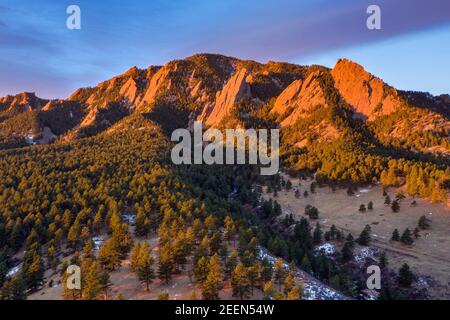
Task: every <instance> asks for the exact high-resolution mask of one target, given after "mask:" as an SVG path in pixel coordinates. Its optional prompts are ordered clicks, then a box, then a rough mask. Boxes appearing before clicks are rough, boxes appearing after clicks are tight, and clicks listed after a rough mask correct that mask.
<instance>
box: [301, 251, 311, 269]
mask: <svg viewBox="0 0 450 320" xmlns="http://www.w3.org/2000/svg"><path fill="white" fill-rule="evenodd" d="M300 267H301V268H302V270H304V271H306V272H311V271H312V266H311V262H310V261H309V258H308V255H307V254H305V255H304V256H303V258H302V262H301V264H300Z"/></svg>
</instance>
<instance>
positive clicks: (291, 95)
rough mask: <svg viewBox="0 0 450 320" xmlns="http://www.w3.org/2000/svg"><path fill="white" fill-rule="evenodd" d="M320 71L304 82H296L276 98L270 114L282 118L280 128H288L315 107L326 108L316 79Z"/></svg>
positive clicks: (313, 73)
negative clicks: (275, 114)
mask: <svg viewBox="0 0 450 320" xmlns="http://www.w3.org/2000/svg"><path fill="white" fill-rule="evenodd" d="M320 76H321V71H315V72H312V73H311V74H310V75H309V76H308V77H307V78H306V79H305V80H304V81H302V80H296V81H294V82H293V83H291V85H289V86H288V87H287V88H286V89H285V90H284V91H283V92H282V93H281V94H280V95H279V96H278V98H277V100H276V101H275V104H274V107H273V109H272V110H271V112H272V113H277V114H278V115H280V116H284V119H283V120H282V121H281V126H282V127H285V126H289V125H292V124H294V123H295V122H296V121H297V120H299V119H300V118H302V117H303V116H304V115H307V114H308V110H310V109H311V108H313V107H316V106H323V107H326V106H327V105H326V100H325V96H324V93H323V90H322V88H321V86H320V82H319V80H318V78H319V77H320Z"/></svg>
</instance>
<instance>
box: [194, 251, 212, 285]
mask: <svg viewBox="0 0 450 320" xmlns="http://www.w3.org/2000/svg"><path fill="white" fill-rule="evenodd" d="M208 274H209V261H208V258H206V257H201V258H200V260H198V262H197V265H196V266H195V267H194V277H195V279H196V280H197V281H198V282H203V281H205V279H206V277H207V276H208Z"/></svg>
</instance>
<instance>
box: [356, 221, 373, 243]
mask: <svg viewBox="0 0 450 320" xmlns="http://www.w3.org/2000/svg"><path fill="white" fill-rule="evenodd" d="M370 231H371V228H370V226H369V225H368V224H367V225H366V226H365V227H364V229H363V231H362V232H361V234H360V235H359V237H358V243H359V244H360V245H361V246H368V245H369V244H370V240H371V238H370Z"/></svg>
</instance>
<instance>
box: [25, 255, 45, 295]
mask: <svg viewBox="0 0 450 320" xmlns="http://www.w3.org/2000/svg"><path fill="white" fill-rule="evenodd" d="M28 252H30V251H27V253H28ZM44 272H45V267H44V262H43V261H42V258H41V256H40V255H39V254H38V253H37V252H31V255H30V256H25V257H24V263H23V266H22V276H23V279H24V281H25V286H26V287H27V288H28V289H31V290H36V289H37V288H38V287H39V286H40V285H41V284H42V282H43V281H44Z"/></svg>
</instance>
